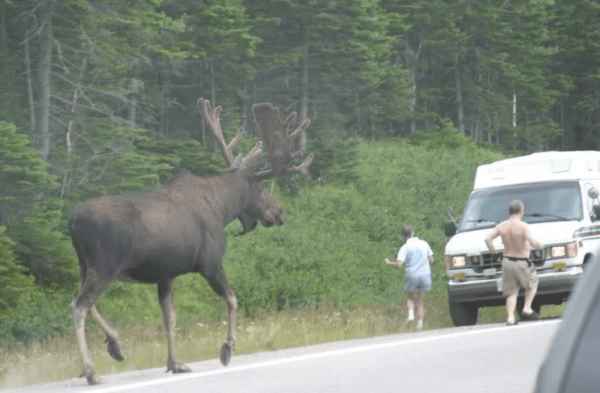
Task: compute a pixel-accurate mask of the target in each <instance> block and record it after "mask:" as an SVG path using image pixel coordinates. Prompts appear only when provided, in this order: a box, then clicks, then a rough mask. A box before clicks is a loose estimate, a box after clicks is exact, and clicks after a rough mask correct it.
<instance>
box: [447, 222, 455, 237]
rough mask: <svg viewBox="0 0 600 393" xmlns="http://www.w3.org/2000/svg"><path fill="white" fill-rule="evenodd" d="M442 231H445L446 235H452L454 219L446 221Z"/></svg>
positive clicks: (453, 232)
mask: <svg viewBox="0 0 600 393" xmlns="http://www.w3.org/2000/svg"><path fill="white" fill-rule="evenodd" d="M444 231H445V232H446V236H448V237H452V236H454V234H455V233H456V224H455V223H454V221H452V220H450V221H446V223H445V224H444Z"/></svg>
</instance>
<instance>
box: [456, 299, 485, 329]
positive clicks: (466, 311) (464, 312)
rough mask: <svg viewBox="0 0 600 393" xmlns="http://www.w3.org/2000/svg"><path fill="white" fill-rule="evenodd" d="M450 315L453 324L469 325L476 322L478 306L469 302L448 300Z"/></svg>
mask: <svg viewBox="0 0 600 393" xmlns="http://www.w3.org/2000/svg"><path fill="white" fill-rule="evenodd" d="M448 306H449V307H450V317H451V318H452V323H454V326H471V325H475V324H476V323H477V311H478V309H479V307H477V306H476V305H473V304H469V303H453V302H448Z"/></svg>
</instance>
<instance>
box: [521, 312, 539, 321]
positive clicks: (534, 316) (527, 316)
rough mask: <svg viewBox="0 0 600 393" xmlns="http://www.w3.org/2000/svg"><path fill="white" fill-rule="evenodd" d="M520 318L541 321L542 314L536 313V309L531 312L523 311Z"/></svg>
mask: <svg viewBox="0 0 600 393" xmlns="http://www.w3.org/2000/svg"><path fill="white" fill-rule="evenodd" d="M520 320H521V321H539V320H540V314H538V313H536V312H535V311H532V312H530V313H529V314H526V313H524V312H522V313H521V318H520Z"/></svg>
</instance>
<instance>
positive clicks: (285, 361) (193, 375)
mask: <svg viewBox="0 0 600 393" xmlns="http://www.w3.org/2000/svg"><path fill="white" fill-rule="evenodd" d="M558 322H561V319H558V320H551V321H541V322H536V323H525V324H521V325H516V326H510V327H507V326H502V327H496V328H491V329H481V330H469V331H467V332H460V333H454V334H444V335H437V336H427V337H421V338H415V339H412V340H400V341H393V342H388V343H381V344H373V345H366V346H363V347H355V348H346V349H338V350H334V351H328V352H320V353H314V354H310V355H301V356H294V357H290V358H285V359H278V360H271V361H268V362H260V363H253V364H247V365H245V366H237V367H229V368H222V369H219V370H214V371H206V372H202V373H191V374H182V375H175V376H173V377H172V378H162V379H157V380H152V381H146V382H138V383H132V384H129V385H125V386H115V387H111V388H105V389H102V388H101V389H98V390H96V389H90V392H93V393H110V392H124V391H127V390H132V389H139V388H143V387H147V386H154V385H161V384H165V383H173V382H178V381H185V380H187V379H194V378H203V377H209V376H212V375H218V374H226V373H233V372H236V371H245V370H253V369H256V368H262V367H269V366H277V365H280V364H288V363H296V362H302V361H305V360H311V359H319V358H326V357H330V356H337V355H344V354H348V353H357V352H366V351H372V350H375V349H381V348H391V347H398V346H401V345H408V344H415V343H422V342H427V341H437V340H444V339H454V338H457V337H463V336H468V335H475V334H483V333H494V332H498V331H506V330H517V329H527V328H532V327H537V326H543V325H549V324H553V323H558Z"/></svg>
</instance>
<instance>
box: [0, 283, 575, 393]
mask: <svg viewBox="0 0 600 393" xmlns="http://www.w3.org/2000/svg"><path fill="white" fill-rule="evenodd" d="M405 299H406V298H405V297H399V299H398V304H396V305H378V306H369V307H366V306H362V307H353V308H347V309H338V308H334V307H321V308H318V309H314V308H311V309H297V310H284V311H278V312H263V313H261V314H257V315H255V316H254V318H252V319H251V318H247V317H243V316H242V315H240V317H239V318H238V320H237V326H236V334H237V345H236V349H235V353H234V358H233V359H232V364H235V355H241V354H247V353H254V352H261V351H269V350H277V349H283V348H292V347H299V346H305V345H313V344H319V343H325V342H332V341H341V340H348V339H355V338H365V337H374V336H381V335H388V334H397V333H408V332H411V330H408V329H407V327H406V325H405V319H406V314H407V313H406V306H405ZM563 308H564V307H563V306H545V307H543V308H542V316H544V317H552V316H558V315H560V314H561V313H562V311H563ZM505 313H506V311H505V309H504V307H491V308H485V309H482V310H480V313H479V320H478V323H493V322H503V321H504V320H505V318H506V314H505ZM424 321H425V324H424V329H425V330H429V329H439V328H444V327H450V326H451V325H452V322H451V320H450V316H449V314H448V308H447V303H446V297H445V296H440V295H437V294H434V293H432V294H431V296H429V297H428V298H427V300H426V314H425V319H424ZM87 324H88V329H87V332H88V340H89V346H90V352H91V355H92V358H93V359H94V362H95V365H96V371H97V373H98V374H99V375H106V374H112V373H118V372H122V371H131V370H142V369H147V368H153V367H165V369H166V359H167V344H166V336H165V332H164V329H163V326H162V324H161V323H151V324H134V325H122V326H115V327H116V328H117V330H118V331H119V336H120V338H121V345H122V347H123V352H124V356H125V361H123V362H121V363H118V362H115V361H114V360H113V359H112V358H111V357H110V356H109V355H108V353H107V351H106V344H105V343H104V339H105V337H104V335H103V333H102V331H101V330H100V328H99V327H98V326H95V325H94V323H93V322H92V321H91V320H90V319H89V318H88V323H87ZM226 334H227V324H226V322H225V321H221V322H206V321H203V320H200V319H198V320H190V321H186V322H184V323H181V324H179V326H178V328H177V337H176V340H175V344H176V348H177V353H178V357H179V359H180V360H181V361H182V362H184V363H190V362H195V361H201V360H206V359H216V358H218V357H219V349H220V345H221V343H222V342H223V341H224V339H225V336H226ZM0 353H1V354H2V356H0V388H13V387H21V386H27V385H31V384H39V383H46V382H52V381H60V380H66V379H71V378H75V377H77V376H78V375H79V374H80V373H81V365H80V357H79V349H78V346H77V340H76V338H75V334H74V333H72V334H68V335H64V336H60V337H57V338H54V339H52V340H49V341H45V342H42V341H33V342H31V343H29V344H28V345H22V344H17V345H12V346H10V347H9V346H6V345H2V344H0Z"/></svg>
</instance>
